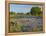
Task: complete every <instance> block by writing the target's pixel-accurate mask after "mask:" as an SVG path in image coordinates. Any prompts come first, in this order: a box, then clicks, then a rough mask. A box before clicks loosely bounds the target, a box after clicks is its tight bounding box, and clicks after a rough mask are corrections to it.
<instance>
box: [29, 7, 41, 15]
mask: <svg viewBox="0 0 46 36" xmlns="http://www.w3.org/2000/svg"><path fill="white" fill-rule="evenodd" d="M30 13H31V14H32V15H35V16H37V15H39V13H41V8H39V7H32V9H31V11H30Z"/></svg>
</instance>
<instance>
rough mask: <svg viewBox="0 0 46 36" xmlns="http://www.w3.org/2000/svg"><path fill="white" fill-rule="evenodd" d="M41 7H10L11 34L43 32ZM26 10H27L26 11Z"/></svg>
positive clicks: (13, 5) (12, 5) (14, 5)
mask: <svg viewBox="0 0 46 36" xmlns="http://www.w3.org/2000/svg"><path fill="white" fill-rule="evenodd" d="M32 6H33V7H32ZM37 6H39V5H35V7H34V5H16V4H11V5H10V12H9V13H10V20H9V22H10V24H9V32H40V31H42V30H43V25H42V11H41V6H40V7H37ZM25 8H26V10H25Z"/></svg>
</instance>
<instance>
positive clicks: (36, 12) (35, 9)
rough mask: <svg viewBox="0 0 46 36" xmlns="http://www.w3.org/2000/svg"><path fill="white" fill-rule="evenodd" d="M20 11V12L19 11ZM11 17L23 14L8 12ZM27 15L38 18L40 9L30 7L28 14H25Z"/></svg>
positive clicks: (40, 13) (40, 12)
mask: <svg viewBox="0 0 46 36" xmlns="http://www.w3.org/2000/svg"><path fill="white" fill-rule="evenodd" d="M20 11H21V10H20ZM10 14H11V15H13V14H21V15H22V14H24V13H16V12H10ZM26 14H27V15H34V16H39V15H42V11H41V8H39V7H32V8H31V9H30V12H27V13H26Z"/></svg>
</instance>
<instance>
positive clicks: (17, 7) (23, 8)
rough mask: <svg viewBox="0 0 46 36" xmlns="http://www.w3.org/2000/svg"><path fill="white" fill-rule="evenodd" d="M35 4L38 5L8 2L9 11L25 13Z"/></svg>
mask: <svg viewBox="0 0 46 36" xmlns="http://www.w3.org/2000/svg"><path fill="white" fill-rule="evenodd" d="M36 6H38V5H22V4H10V12H16V13H27V12H30V11H31V8H32V7H36ZM38 7H39V6H38Z"/></svg>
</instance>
